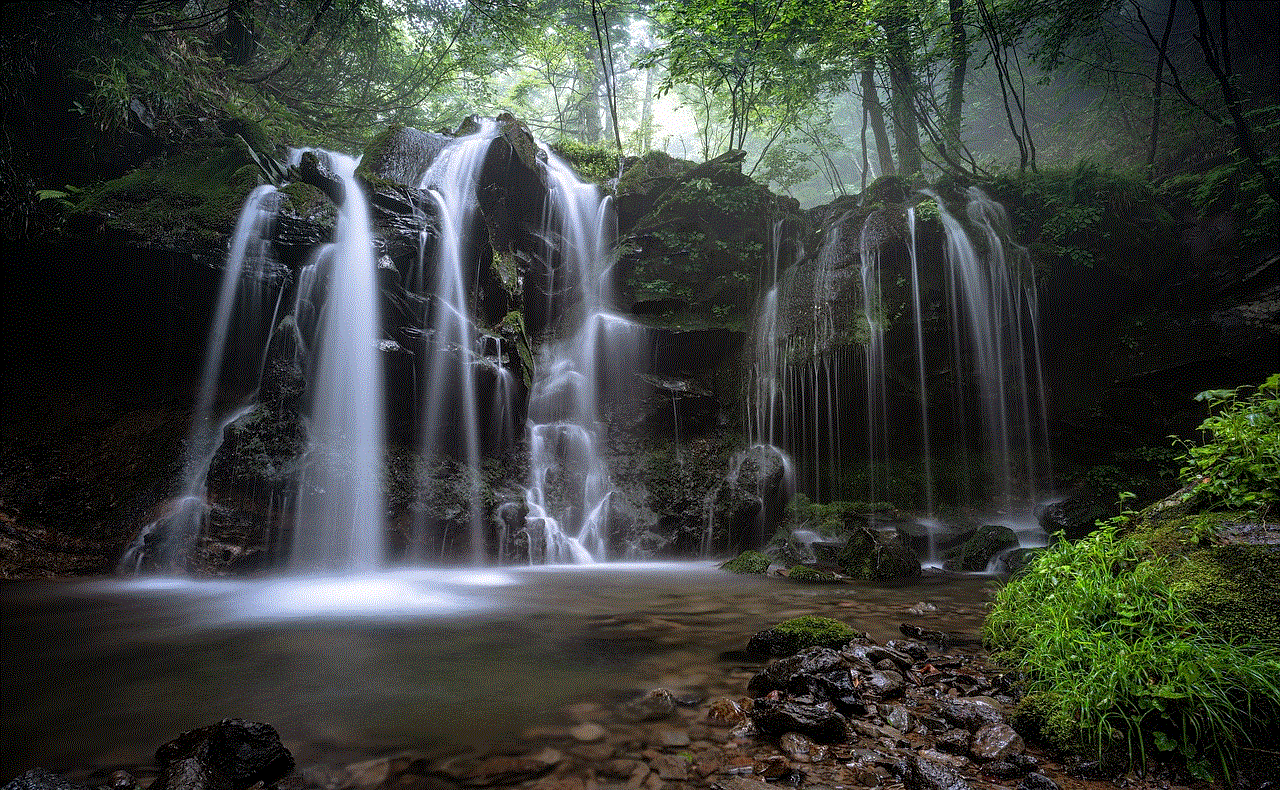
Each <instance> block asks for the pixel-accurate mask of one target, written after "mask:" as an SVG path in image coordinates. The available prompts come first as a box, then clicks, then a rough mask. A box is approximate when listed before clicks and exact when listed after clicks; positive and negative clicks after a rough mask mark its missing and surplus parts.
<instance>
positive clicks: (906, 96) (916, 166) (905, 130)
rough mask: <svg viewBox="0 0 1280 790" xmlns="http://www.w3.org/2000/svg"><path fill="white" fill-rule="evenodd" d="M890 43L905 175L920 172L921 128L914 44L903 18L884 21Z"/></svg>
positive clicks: (896, 134)
mask: <svg viewBox="0 0 1280 790" xmlns="http://www.w3.org/2000/svg"><path fill="white" fill-rule="evenodd" d="M880 26H881V27H882V28H884V32H885V37H886V39H887V40H888V45H889V46H888V53H889V56H888V59H887V65H888V67H889V87H890V89H891V92H892V94H893V95H892V98H891V103H890V108H891V109H892V115H893V137H894V140H896V141H897V143H898V165H899V168H900V170H901V171H902V173H903V174H904V175H908V176H909V175H911V174H913V173H919V172H920V161H921V160H920V127H919V125H918V124H917V123H916V90H917V85H916V75H915V73H914V72H913V71H912V69H911V55H912V48H911V42H910V40H909V37H908V35H907V22H906V20H905V19H903V18H901V17H892V18H886V19H882V20H881V21H880Z"/></svg>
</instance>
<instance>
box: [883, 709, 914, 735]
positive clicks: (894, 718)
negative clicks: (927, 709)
mask: <svg viewBox="0 0 1280 790" xmlns="http://www.w3.org/2000/svg"><path fill="white" fill-rule="evenodd" d="M881 713H882V714H883V715H884V722H885V724H888V725H889V726H890V727H893V728H894V729H897V730H902V731H903V732H910V731H911V726H912V725H913V724H914V723H915V722H914V721H912V718H911V711H909V710H907V709H906V708H905V707H903V706H902V705H885V706H883V707H882V708H881Z"/></svg>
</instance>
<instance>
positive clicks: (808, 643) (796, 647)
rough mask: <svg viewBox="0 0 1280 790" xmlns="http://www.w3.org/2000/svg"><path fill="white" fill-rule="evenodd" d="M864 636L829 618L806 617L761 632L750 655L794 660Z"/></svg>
mask: <svg viewBox="0 0 1280 790" xmlns="http://www.w3.org/2000/svg"><path fill="white" fill-rule="evenodd" d="M859 636H862V634H860V633H858V632H857V631H855V630H853V628H851V627H850V626H848V625H846V624H845V623H842V622H840V621H839V620H833V619H832V618H830V617H819V616H817V615H805V616H804V617H794V618H792V619H790V620H783V621H782V622H781V623H778V624H777V625H775V626H774V627H773V628H770V629H768V630H765V631H760V632H758V633H756V634H755V635H753V636H752V637H751V640H750V641H749V642H747V652H748V653H752V654H755V655H765V656H791V655H795V654H796V653H799V652H800V651H801V650H805V649H807V648H810V647H828V648H832V649H837V648H840V647H843V646H844V645H846V644H848V643H849V642H850V641H851V640H853V639H855V638H857V637H859Z"/></svg>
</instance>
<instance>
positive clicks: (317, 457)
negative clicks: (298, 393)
mask: <svg viewBox="0 0 1280 790" xmlns="http://www.w3.org/2000/svg"><path fill="white" fill-rule="evenodd" d="M327 159H328V164H329V165H330V167H331V168H332V169H333V170H334V172H335V173H336V174H337V175H338V176H339V177H340V178H341V179H342V184H343V201H342V205H341V207H340V209H339V215H338V225H337V230H336V238H335V242H334V244H333V245H332V247H331V248H330V249H329V250H328V251H327V254H324V255H322V256H320V257H319V258H318V259H317V262H316V266H315V268H314V270H313V272H312V275H311V276H312V277H314V278H315V279H317V280H323V281H324V291H325V296H324V301H323V303H322V305H321V306H320V308H319V314H318V315H317V316H316V319H315V323H316V326H317V334H316V336H315V338H314V339H313V340H312V343H311V345H310V347H309V349H308V350H309V351H310V352H311V356H312V359H311V366H312V367H311V369H310V370H309V371H308V374H309V375H308V376H307V380H308V387H309V391H308V394H309V397H310V399H311V404H310V412H309V414H308V415H307V421H308V426H309V429H310V435H311V444H310V447H309V449H308V452H307V470H306V472H304V474H303V475H302V477H301V479H300V481H299V486H298V501H297V519H296V522H295V525H294V540H293V558H292V562H293V565H294V567H295V568H296V569H298V570H300V571H303V572H314V571H321V572H329V573H338V572H359V571H370V570H374V569H376V568H378V567H380V566H381V565H382V563H383V561H384V556H383V555H384V552H383V528H384V525H383V520H384V516H383V512H384V505H383V496H382V490H383V486H382V478H383V474H382V466H383V447H384V445H385V431H384V427H383V423H384V415H383V402H382V398H383V394H382V393H383V385H382V362H381V359H380V357H379V350H378V340H379V336H380V332H381V330H380V321H379V309H378V282H377V261H376V260H375V258H374V254H373V237H372V233H371V230H370V222H369V206H368V201H367V199H366V198H365V195H364V191H363V190H362V189H361V187H360V184H359V182H358V181H357V180H356V178H355V168H356V160H355V159H353V158H351V157H347V156H343V155H341V154H329V155H328V157H327ZM309 285H314V283H309ZM313 304H314V302H313Z"/></svg>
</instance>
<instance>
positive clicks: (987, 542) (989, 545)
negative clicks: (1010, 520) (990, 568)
mask: <svg viewBox="0 0 1280 790" xmlns="http://www.w3.org/2000/svg"><path fill="white" fill-rule="evenodd" d="M1017 547H1018V536H1017V535H1015V534H1014V532H1013V530H1011V529H1009V528H1008V527H1006V526H1003V525H1001V524H987V525H985V526H982V527H979V528H978V531H977V532H975V533H974V534H973V537H971V538H969V539H968V540H966V541H965V542H964V543H962V544H960V546H959V547H957V548H956V549H955V550H954V551H953V552H950V553H949V554H948V556H947V557H946V558H945V559H944V560H943V563H942V566H943V567H944V568H946V569H947V570H950V571H983V570H986V569H987V565H988V564H989V563H990V562H991V558H992V557H995V556H996V555H998V554H999V553H1000V552H1002V551H1004V550H1006V549H1013V548H1017Z"/></svg>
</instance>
